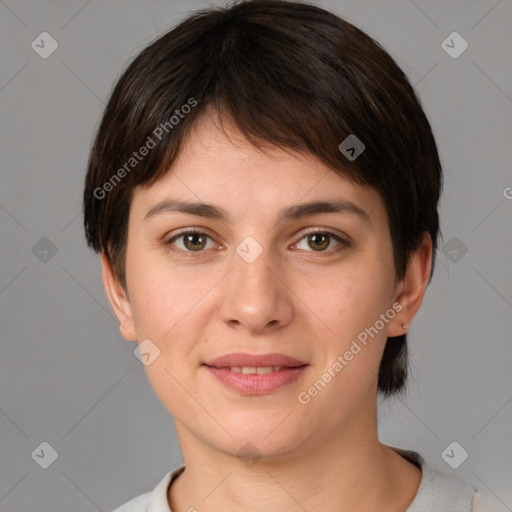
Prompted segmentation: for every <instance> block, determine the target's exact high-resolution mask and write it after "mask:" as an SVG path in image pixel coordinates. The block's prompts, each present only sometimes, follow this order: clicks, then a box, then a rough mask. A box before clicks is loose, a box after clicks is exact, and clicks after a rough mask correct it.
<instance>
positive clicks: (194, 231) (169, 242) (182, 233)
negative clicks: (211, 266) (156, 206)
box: [164, 228, 350, 257]
mask: <svg viewBox="0 0 512 512" xmlns="http://www.w3.org/2000/svg"><path fill="white" fill-rule="evenodd" d="M189 234H197V235H204V236H206V237H208V238H209V239H210V240H213V238H212V237H211V236H210V235H208V233H205V232H204V231H199V230H198V229H194V228H189V229H185V230H183V231H180V232H179V233H177V234H176V235H174V236H172V237H171V238H169V240H167V241H166V242H164V245H165V246H166V248H167V249H169V250H170V251H172V252H174V253H179V254H185V255H186V256H187V257H188V256H196V255H197V254H201V253H204V252H205V249H203V250H200V251H187V250H183V249H175V248H173V247H172V244H173V242H175V241H176V240H177V239H178V238H181V237H182V236H185V235H189ZM316 234H321V235H328V236H329V237H331V238H334V239H335V240H336V241H337V242H338V243H339V245H338V246H337V247H335V248H334V249H329V250H325V251H306V252H311V253H313V254H318V255H319V256H321V255H322V254H326V253H327V254H332V253H337V252H339V251H341V250H342V249H344V248H346V247H350V243H349V242H347V241H346V240H344V239H343V238H341V237H340V236H339V235H336V234H335V233H332V232H331V231H326V230H316V231H308V232H307V233H305V234H304V235H303V236H302V237H301V238H300V239H299V242H300V241H301V240H303V239H304V238H306V237H308V236H309V235H316ZM297 243H298V242H297Z"/></svg>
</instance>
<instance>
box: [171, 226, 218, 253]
mask: <svg viewBox="0 0 512 512" xmlns="http://www.w3.org/2000/svg"><path fill="white" fill-rule="evenodd" d="M180 239H181V240H182V241H181V246H180V244H179V243H175V242H177V241H179V240H180ZM208 239H210V240H211V238H210V237H209V236H208V235H207V234H206V233H202V232H201V231H185V232H182V233H179V234H177V235H175V236H173V237H172V238H171V239H170V240H169V241H167V242H166V243H165V245H168V246H173V245H174V246H176V247H177V248H178V250H181V251H183V252H201V251H203V249H205V247H206V245H207V242H208ZM173 250H174V249H173Z"/></svg>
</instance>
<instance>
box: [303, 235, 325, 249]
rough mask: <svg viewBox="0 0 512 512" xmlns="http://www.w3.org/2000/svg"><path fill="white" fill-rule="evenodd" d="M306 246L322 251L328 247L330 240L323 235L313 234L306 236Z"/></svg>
mask: <svg viewBox="0 0 512 512" xmlns="http://www.w3.org/2000/svg"><path fill="white" fill-rule="evenodd" d="M307 238H308V245H309V247H311V249H314V250H317V249H319V250H323V249H327V247H329V242H330V238H329V235H326V234H325V233H313V234H311V235H308V236H307Z"/></svg>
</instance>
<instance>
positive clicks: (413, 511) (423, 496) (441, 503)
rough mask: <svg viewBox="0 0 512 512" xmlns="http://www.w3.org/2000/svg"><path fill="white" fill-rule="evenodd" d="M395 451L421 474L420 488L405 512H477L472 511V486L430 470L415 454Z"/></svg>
mask: <svg viewBox="0 0 512 512" xmlns="http://www.w3.org/2000/svg"><path fill="white" fill-rule="evenodd" d="M397 451H398V452H399V453H400V454H401V455H402V456H404V457H405V458H407V459H409V460H411V462H413V463H415V464H416V465H418V466H419V467H420V468H421V472H422V476H421V482H420V486H419V488H418V491H417V493H416V496H415V498H414V500H413V502H412V503H411V505H410V506H409V508H408V509H407V512H427V511H432V510H444V511H447V512H448V511H449V512H477V511H476V510H474V509H473V504H474V498H475V494H476V492H477V490H476V489H475V488H474V487H473V486H472V485H470V484H468V483H466V482H464V481H463V480H461V479H460V478H457V477H454V476H451V475H448V474H446V473H443V472H441V471H437V470H435V469H433V468H431V467H430V466H429V465H428V464H427V463H426V462H425V460H424V459H423V457H422V456H421V455H419V454H418V453H416V452H412V451H405V450H397Z"/></svg>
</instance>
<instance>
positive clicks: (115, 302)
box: [101, 252, 137, 341]
mask: <svg viewBox="0 0 512 512" xmlns="http://www.w3.org/2000/svg"><path fill="white" fill-rule="evenodd" d="M101 268H102V273H101V276H102V280H103V286H104V287H105V292H106V294H107V298H108V301H109V302H110V306H111V307H112V309H113V311H114V314H115V315H116V317H117V319H118V321H119V330H120V331H121V335H122V336H123V338H125V339H126V340H128V341H137V334H136V329H135V323H134V321H133V315H132V308H131V305H130V302H129V301H128V298H127V296H126V292H125V290H124V288H123V286H122V284H121V283H120V282H119V280H118V279H117V277H116V276H115V275H114V271H113V270H112V268H111V266H110V264H109V262H108V260H107V257H106V256H105V253H103V252H102V253H101Z"/></svg>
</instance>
